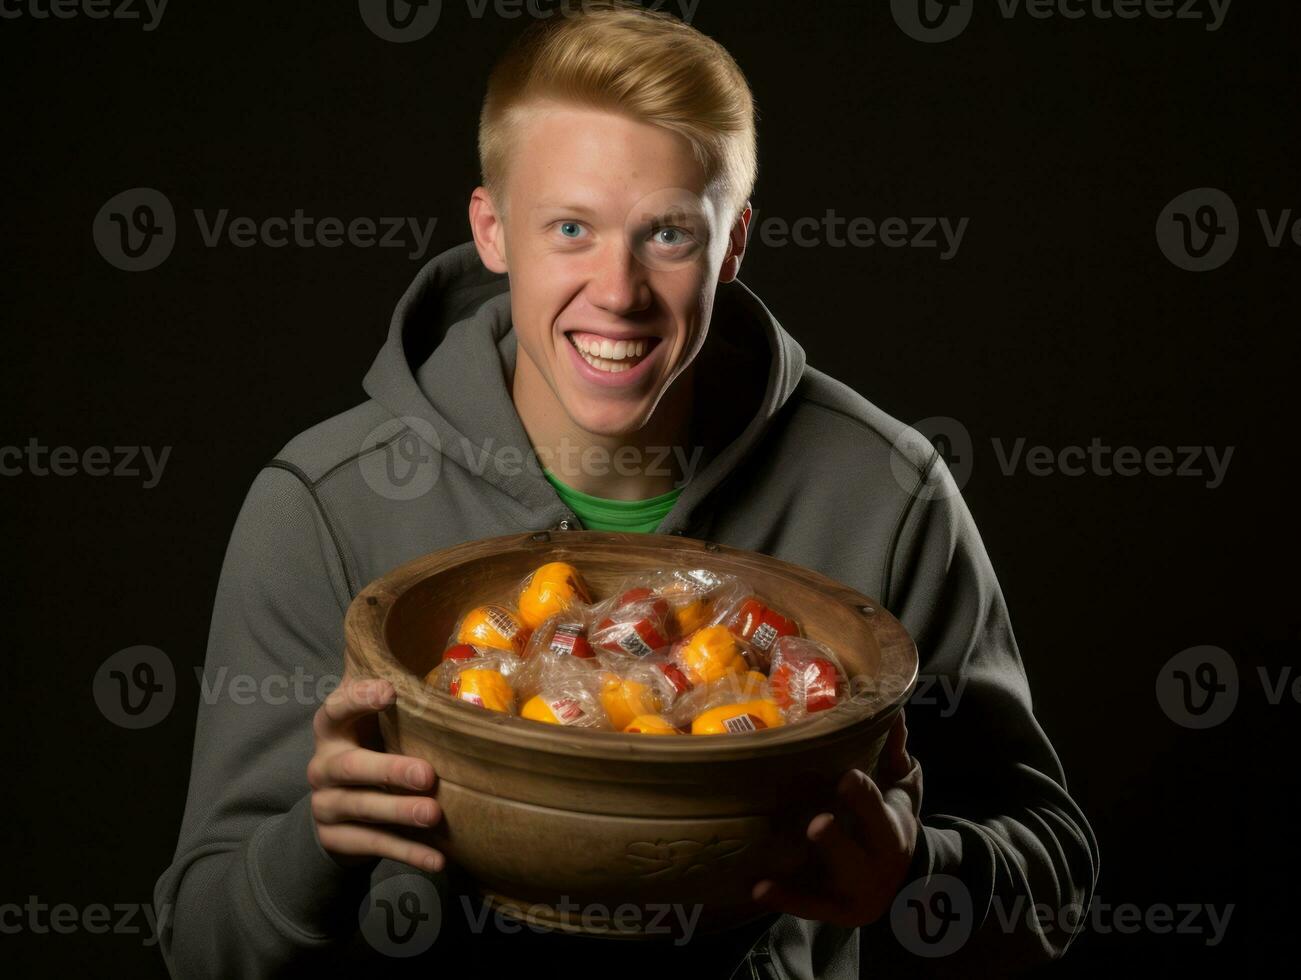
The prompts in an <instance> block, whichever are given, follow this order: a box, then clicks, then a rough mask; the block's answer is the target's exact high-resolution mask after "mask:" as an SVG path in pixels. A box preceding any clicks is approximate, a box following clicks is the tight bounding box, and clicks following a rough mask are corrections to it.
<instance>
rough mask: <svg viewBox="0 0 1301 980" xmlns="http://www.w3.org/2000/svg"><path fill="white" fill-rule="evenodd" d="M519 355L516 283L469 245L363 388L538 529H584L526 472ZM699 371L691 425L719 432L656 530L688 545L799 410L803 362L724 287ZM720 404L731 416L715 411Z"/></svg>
mask: <svg viewBox="0 0 1301 980" xmlns="http://www.w3.org/2000/svg"><path fill="white" fill-rule="evenodd" d="M516 350H517V348H516V335H515V330H514V326H513V323H512V321H511V307H510V281H509V277H508V276H507V275H505V274H498V273H494V272H491V271H490V270H489V269H487V268H486V267H485V266H484V265H483V262H482V261H481V260H480V259H479V253H478V250H477V249H476V248H475V245H474V242H472V241H471V242H466V243H464V244H462V245H458V246H456V247H455V248H452V249H449V250H448V251H446V252H443V253H442V254H441V255H438V256H435V257H434V258H433V259H431V260H430V261H429V262H428V263H427V264H426V265H425V266H424V267H423V268H422V269H421V270H420V271H419V273H417V275H416V277H415V280H414V281H413V282H412V283H411V285H410V286H409V287H408V288H407V291H406V293H405V294H404V295H403V296H402V299H401V300H400V301H399V302H398V305H397V308H396V310H394V313H393V319H392V322H391V324H390V326H389V333H388V338H387V340H386V341H385V343H384V346H383V347H382V348H381V349H380V351H379V354H378V355H377V356H376V358H375V360H374V362H373V363H372V364H371V367H370V370H369V371H368V372H367V373H366V377H365V379H364V380H363V381H362V386H363V387H364V388H365V390H366V393H367V394H368V395H369V396H370V397H371V398H373V399H374V400H375V401H376V402H378V403H379V404H381V405H383V406H384V407H385V408H386V409H387V410H388V411H390V412H391V413H392V414H393V415H394V416H395V417H398V418H404V419H408V420H412V419H414V420H417V422H415V423H409V425H411V428H412V429H413V431H414V432H415V433H416V435H417V436H419V437H420V438H422V440H423V441H425V442H426V443H429V444H430V446H431V448H432V449H434V450H435V451H437V452H439V453H441V454H442V455H443V457H444V458H445V459H447V460H450V461H451V462H453V463H455V464H456V465H458V466H461V467H463V468H465V469H466V470H467V471H469V472H470V473H472V474H474V475H475V476H478V477H479V478H480V479H483V480H486V481H487V482H489V483H490V484H492V485H493V486H495V487H496V488H498V489H499V490H501V491H502V492H504V493H506V494H508V495H510V496H511V497H513V498H514V499H515V500H517V501H519V502H520V503H521V504H522V505H524V506H525V507H526V508H528V509H529V510H530V511H532V512H533V513H534V516H535V524H536V526H538V527H539V528H541V527H548V528H549V527H554V526H556V524H557V522H559V521H561V520H568V521H569V526H571V527H580V526H581V523H580V522H579V520H578V518H577V517H576V516H575V515H574V513H573V512H572V511H570V510H569V508H568V507H567V506H566V505H565V503H564V502H563V501H562V500H561V499H560V496H559V495H558V494H557V493H556V491H555V488H554V487H553V486H552V485H551V484H550V483H549V482H548V481H547V479H546V477H545V476H544V475H543V474H542V472H541V471H540V470H539V468H538V466H537V464H536V461H534V462H533V463H532V465H522V464H521V460H526V461H527V460H532V459H533V455H532V454H533V450H532V444H531V443H530V441H529V438H528V435H527V433H526V432H525V430H524V426H523V423H522V422H521V421H520V418H519V413H518V412H517V411H516V409H515V403H514V401H513V400H512V398H511V393H510V379H511V378H512V377H513V376H514V370H515V357H516ZM697 365H698V368H697V370H696V372H695V375H696V378H697V379H698V380H697V385H698V386H697V388H696V393H695V398H696V401H695V403H694V405H695V408H694V412H693V424H696V421H697V420H698V419H699V420H715V419H717V420H722V421H720V422H719V425H717V426H711V425H708V424H701V425H700V433H701V437H700V439H699V443H700V445H699V452H700V456H699V458H698V459H696V460H693V461H692V466H693V469H692V470H691V471H689V479H688V480H687V482H686V484H685V486H684V487H683V490H682V493H681V495H680V496H679V497H678V500H677V502H676V503H675V504H674V507H673V509H672V510H671V511H669V513H668V514H666V515H665V517H664V519H663V521H661V523H660V526H659V527H658V528H657V529H656V532H657V533H660V534H690V531H689V528H690V527H691V526H693V525H695V524H697V523H699V522H700V520H701V519H702V518H703V515H704V512H705V510H706V509H707V508H706V504H707V502H708V500H709V497H710V493H711V492H712V491H713V490H714V489H715V488H717V487H718V485H719V484H720V483H721V482H722V481H723V480H724V479H725V478H726V477H727V476H728V474H730V473H731V472H732V471H734V470H735V469H736V468H737V467H738V466H739V465H740V464H741V462H742V461H743V460H744V459H745V458H746V457H747V456H748V455H749V454H750V453H751V452H752V451H753V450H754V448H755V447H756V446H757V445H758V444H759V443H760V442H761V441H762V440H763V437H764V435H765V432H766V431H767V429H768V428H769V426H770V425H771V424H772V422H773V420H774V418H775V417H776V416H777V414H778V413H779V412H780V411H781V409H782V407H783V406H784V405H785V404H786V403H787V401H788V400H789V399H790V397H791V393H792V392H793V391H794V390H795V386H796V385H797V384H798V383H799V381H800V378H801V377H802V376H803V373H804V366H805V355H804V349H803V348H802V347H801V346H800V345H799V344H798V343H797V342H796V341H795V339H794V338H793V337H792V336H791V335H790V334H789V333H787V332H786V331H785V330H784V329H783V328H782V326H781V324H780V323H778V322H777V320H776V318H775V317H774V316H773V315H772V314H771V313H770V312H769V311H768V308H767V307H766V306H764V304H763V302H762V301H761V300H760V299H759V297H758V296H756V295H755V294H754V293H753V292H751V291H750V289H749V288H747V287H746V286H745V285H744V284H742V283H741V282H740V281H739V280H736V281H733V282H731V283H727V284H723V285H720V286H719V287H718V290H717V293H716V296H715V301H714V310H713V314H712V317H711V320H710V326H709V333H708V334H707V336H706V340H705V343H704V346H703V347H702V348H701V350H700V353H699V354H698V355H697ZM716 372H717V373H716ZM710 377H727V378H728V384H727V385H726V386H722V385H712V386H711V385H708V384H704V385H701V384H699V379H702V378H703V379H708V378H710ZM720 393H725V394H726V396H727V405H726V406H722V405H719V403H718V395H719V394H720ZM726 408H730V409H731V411H730V412H728V411H725V410H724V409H726ZM431 433H432V435H431ZM696 441H697V440H696V439H695V438H693V442H696ZM693 451H694V447H693Z"/></svg>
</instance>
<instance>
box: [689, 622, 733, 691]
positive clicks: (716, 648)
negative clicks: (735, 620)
mask: <svg viewBox="0 0 1301 980" xmlns="http://www.w3.org/2000/svg"><path fill="white" fill-rule="evenodd" d="M675 660H676V661H677V664H678V665H679V666H680V667H681V668H682V672H683V673H684V674H686V675H687V680H689V681H691V683H692V684H693V685H699V684H708V683H709V682H710V681H716V680H718V679H719V678H721V677H723V676H724V675H725V674H729V673H735V674H743V673H745V671H746V670H748V669H749V666H750V665H749V662H748V661H747V660H746V659H745V651H744V650H743V649H742V648H741V645H740V644H739V643H737V641H736V637H735V636H733V635H732V633H731V631H730V630H728V629H727V627H725V626H706V627H704V628H702V629H699V630H696V632H695V633H693V634H691V636H690V637H689V638H688V639H687V642H686V643H684V644H683V645H682V646H681V647H680V648H679V649H677V651H676V655H675Z"/></svg>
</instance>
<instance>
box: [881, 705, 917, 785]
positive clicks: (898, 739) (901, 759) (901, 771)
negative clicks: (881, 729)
mask: <svg viewBox="0 0 1301 980" xmlns="http://www.w3.org/2000/svg"><path fill="white" fill-rule="evenodd" d="M881 761H882V765H881V781H882V782H883V783H886V784H889V783H893V782H894V781H895V780H896V779H902V778H903V777H904V776H905V775H907V773H908V770H909V769H911V768H912V759H911V758H910V757H909V755H908V723H907V721H906V720H905V719H904V713H903V709H902V708H901V709H900V710H899V713H898V714H897V715H895V717H894V722H893V723H892V724H891V725H890V732H889V734H888V735H887V736H886V740H885V746H884V747H883V748H882V749H881Z"/></svg>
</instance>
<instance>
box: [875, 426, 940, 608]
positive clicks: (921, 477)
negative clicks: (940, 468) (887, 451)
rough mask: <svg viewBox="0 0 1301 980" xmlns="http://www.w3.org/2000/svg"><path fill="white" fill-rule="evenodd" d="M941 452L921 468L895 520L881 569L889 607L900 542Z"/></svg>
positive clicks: (885, 602)
mask: <svg viewBox="0 0 1301 980" xmlns="http://www.w3.org/2000/svg"><path fill="white" fill-rule="evenodd" d="M939 455H940V454H939V452H938V451H936V452H934V453H933V454H932V455H931V458H930V460H929V461H928V462H927V464H926V468H925V469H924V470H921V471H920V472H919V474H918V477H917V483H916V484H914V486H913V488H912V489H911V490H910V491H908V500H907V502H905V503H904V506H903V509H902V510H901V511H900V512H899V517H898V519H897V520H896V521H895V525H894V531H893V532H891V534H890V547H889V548H888V549H886V559H885V567H884V568H883V569H882V571H881V603H882V604H883V605H884V606H885V607H886V608H887V609H890V608H891V603H892V599H893V597H892V596H891V595H890V589H891V588H893V587H894V581H893V579H894V563H895V558H896V557H897V553H898V550H899V542H900V540H901V539H902V538H903V529H904V525H905V524H907V523H908V518H909V516H910V515H911V514H912V512H913V507H914V506H916V504H917V501H918V500H920V499H921V495H920V493H919V491H920V489H921V487H922V485H923V484H924V483H925V482H926V480H927V477H928V476H929V474H930V472H931V470H933V469H934V468H935V461H936V460H937V459H939Z"/></svg>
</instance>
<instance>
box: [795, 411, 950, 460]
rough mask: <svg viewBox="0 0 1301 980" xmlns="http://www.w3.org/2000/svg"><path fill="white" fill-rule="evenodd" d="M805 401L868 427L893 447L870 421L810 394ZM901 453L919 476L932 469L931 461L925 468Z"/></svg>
mask: <svg viewBox="0 0 1301 980" xmlns="http://www.w3.org/2000/svg"><path fill="white" fill-rule="evenodd" d="M803 401H804V403H805V404H808V405H812V406H813V407H815V408H820V409H822V410H823V411H824V412H830V413H831V414H832V415H838V416H840V417H841V418H843V419H845V420H846V421H849V422H852V423H853V424H854V425H856V426H858V427H859V428H860V429H866V430H867V431H868V432H870V433H872V435H874V436H876V437H877V438H878V439H880V440H881V441H882V442H883V443H885V444H886V445H887V446H891V447H893V446H894V443H893V442H892V441H891V440H890V439H889V438H888V437H887V436H886V434H885V433H884V432H882V431H881V430H880V429H878V428H877V427H876V426H874V425H872V424H871V423H870V422H864V421H863V420H862V419H860V418H858V417H857V416H854V415H851V414H849V413H848V412H846V411H844V410H843V409H839V408H836V407H834V406H832V405H827V404H826V403H824V402H820V401H817V400H816V399H814V398H811V397H809V396H808V395H805V396H804V398H803ZM900 455H901V456H903V459H904V461H905V462H906V463H907V464H908V465H909V466H910V467H912V469H913V470H914V472H916V473H917V474H918V476H923V477H924V476H925V474H926V472H927V471H928V470H929V469H930V464H929V463H928V464H927V465H926V467H925V469H923V468H922V467H920V466H918V465H917V464H916V463H914V462H913V461H912V460H911V459H909V458H908V457H907V456H904V455H903V454H902V453H900Z"/></svg>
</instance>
